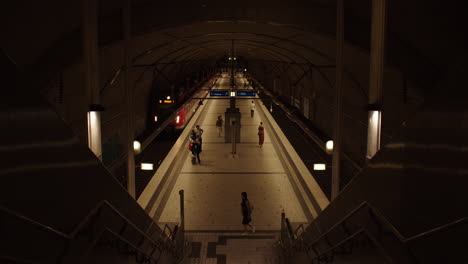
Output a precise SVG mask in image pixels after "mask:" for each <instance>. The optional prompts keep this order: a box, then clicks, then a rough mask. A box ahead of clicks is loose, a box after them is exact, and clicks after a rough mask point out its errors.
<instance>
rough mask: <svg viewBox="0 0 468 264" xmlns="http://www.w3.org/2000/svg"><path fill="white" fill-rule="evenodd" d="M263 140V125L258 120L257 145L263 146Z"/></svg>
mask: <svg viewBox="0 0 468 264" xmlns="http://www.w3.org/2000/svg"><path fill="white" fill-rule="evenodd" d="M264 140H265V127H264V126H263V122H260V125H259V126H258V145H259V146H260V147H262V146H263V141H264Z"/></svg>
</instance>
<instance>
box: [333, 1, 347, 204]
mask: <svg viewBox="0 0 468 264" xmlns="http://www.w3.org/2000/svg"><path fill="white" fill-rule="evenodd" d="M343 13H344V7H343V0H337V2H336V83H335V89H336V98H335V122H334V137H333V159H332V189H331V199H332V200H334V199H335V198H336V197H337V196H338V193H339V192H340V173H341V170H340V162H341V132H342V127H341V126H342V120H343V104H342V101H343V98H342V97H343V43H344V22H343V21H344V14H343Z"/></svg>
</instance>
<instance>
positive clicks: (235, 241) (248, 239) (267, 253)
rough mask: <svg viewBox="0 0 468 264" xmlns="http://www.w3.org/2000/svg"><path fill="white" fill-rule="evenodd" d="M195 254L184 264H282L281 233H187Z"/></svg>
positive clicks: (192, 252)
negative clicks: (278, 249) (279, 242)
mask: <svg viewBox="0 0 468 264" xmlns="http://www.w3.org/2000/svg"><path fill="white" fill-rule="evenodd" d="M186 236H187V239H188V240H190V241H191V243H192V251H191V254H190V255H189V257H188V258H186V259H185V260H184V262H183V263H184V264H238V263H239V264H241V263H242V264H244V263H245V264H249V263H251V264H279V257H278V251H277V247H276V245H277V241H278V238H279V237H278V233H272V232H261V231H260V232H256V233H254V234H252V233H249V234H248V235H242V233H240V232H233V231H230V232H229V231H217V232H216V233H215V232H209V233H196V232H195V233H190V232H188V233H186Z"/></svg>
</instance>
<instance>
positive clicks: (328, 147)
mask: <svg viewBox="0 0 468 264" xmlns="http://www.w3.org/2000/svg"><path fill="white" fill-rule="evenodd" d="M325 149H326V150H327V153H328V154H331V153H332V152H333V140H328V141H327V143H325Z"/></svg>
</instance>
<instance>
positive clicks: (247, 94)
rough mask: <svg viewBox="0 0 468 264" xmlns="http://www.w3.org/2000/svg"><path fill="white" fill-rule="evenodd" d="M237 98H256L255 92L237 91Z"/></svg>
mask: <svg viewBox="0 0 468 264" xmlns="http://www.w3.org/2000/svg"><path fill="white" fill-rule="evenodd" d="M237 96H255V92H254V91H237Z"/></svg>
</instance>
